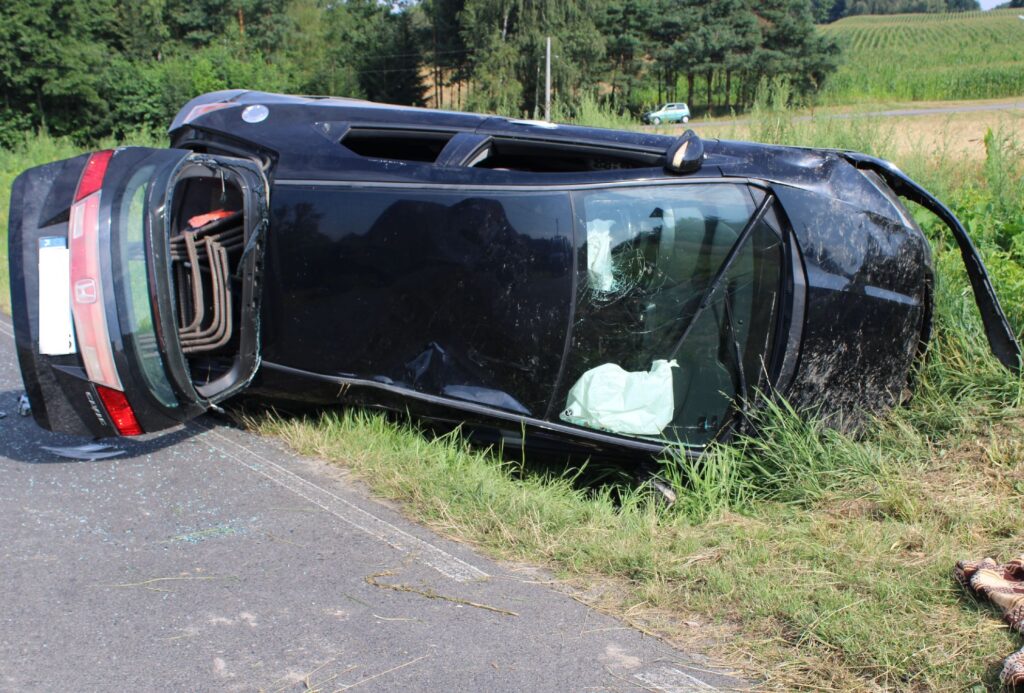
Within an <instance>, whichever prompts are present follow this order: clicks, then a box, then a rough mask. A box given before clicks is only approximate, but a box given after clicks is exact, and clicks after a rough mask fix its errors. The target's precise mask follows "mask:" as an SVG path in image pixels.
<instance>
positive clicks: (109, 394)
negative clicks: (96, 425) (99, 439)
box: [96, 385, 142, 436]
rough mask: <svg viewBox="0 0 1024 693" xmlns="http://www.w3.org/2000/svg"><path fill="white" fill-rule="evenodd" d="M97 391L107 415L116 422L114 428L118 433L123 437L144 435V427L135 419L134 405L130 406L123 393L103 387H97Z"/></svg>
mask: <svg viewBox="0 0 1024 693" xmlns="http://www.w3.org/2000/svg"><path fill="white" fill-rule="evenodd" d="M96 391H97V392H98V393H100V399H101V400H103V406H104V407H106V409H107V414H109V415H110V420H111V421H113V422H114V428H116V429H117V432H118V433H120V434H121V435H123V436H138V435H142V426H140V425H139V421H138V419H136V418H135V412H133V411H132V405H130V404H128V398H127V397H125V396H124V393H123V392H121V391H119V390H112V389H110V388H109V387H103V386H102V385H97V386H96Z"/></svg>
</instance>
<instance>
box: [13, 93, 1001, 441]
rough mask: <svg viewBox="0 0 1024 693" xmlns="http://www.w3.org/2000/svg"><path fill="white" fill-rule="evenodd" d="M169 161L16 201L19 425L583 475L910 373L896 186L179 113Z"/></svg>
mask: <svg viewBox="0 0 1024 693" xmlns="http://www.w3.org/2000/svg"><path fill="white" fill-rule="evenodd" d="M170 137H171V146H170V148H168V149H144V148H136V147H126V148H122V149H117V150H114V151H104V152H97V153H94V154H91V155H85V156H81V157H78V158H75V159H70V160H67V161H61V162H57V163H53V164H49V165H46V166H41V167H38V168H34V169H31V170H29V171H26V172H25V173H23V174H22V175H21V176H20V177H19V178H18V179H17V181H16V182H15V184H14V189H13V193H12V201H11V216H10V263H11V281H12V299H13V301H12V303H13V310H14V324H15V332H16V340H17V349H18V356H19V359H20V363H21V369H22V374H23V377H24V381H25V386H26V389H27V392H28V395H29V398H30V400H31V404H32V411H33V413H34V415H35V418H36V420H37V421H38V423H39V424H40V425H41V426H43V427H45V428H48V429H51V430H55V431H63V432H69V433H76V434H83V435H91V436H96V437H102V436H111V435H134V434H139V433H143V432H152V431H158V430H161V429H165V428H168V427H172V426H174V425H176V424H179V423H180V422H183V421H185V420H187V419H189V418H191V417H194V416H196V415H198V414H200V413H202V412H203V411H205V410H207V409H208V408H210V407H211V406H213V405H215V403H217V402H220V401H222V400H224V399H226V398H229V397H231V396H233V395H237V394H239V393H241V392H243V391H244V392H246V393H249V394H254V395H259V396H262V397H267V398H272V399H277V400H293V401H301V402H306V403H312V404H337V403H357V404H364V405H371V406H380V407H386V408H390V409H395V410H401V411H409V412H411V413H413V414H416V415H418V416H421V417H424V418H426V419H430V420H436V421H442V422H465V423H467V424H469V425H470V426H472V427H474V428H477V429H481V430H482V429H486V430H489V431H492V432H497V433H498V434H499V435H502V434H504V435H506V436H507V437H508V438H509V439H510V440H513V441H518V440H520V439H521V438H522V437H523V436H524V435H525V439H526V441H527V442H528V443H532V444H534V445H537V446H545V445H549V446H560V447H562V448H563V449H571V450H576V451H579V452H582V453H585V454H604V455H617V456H621V455H635V454H640V455H650V454H653V453H658V452H659V451H662V450H663V449H664V448H665V447H666V446H667V445H671V444H678V443H682V444H683V445H684V446H686V448H687V449H689V450H693V451H695V452H697V451H699V450H700V448H701V447H702V446H704V445H706V444H707V443H708V442H709V441H711V440H713V439H720V438H723V437H727V436H729V435H730V433H731V432H732V431H734V430H735V429H736V425H737V422H739V421H741V420H742V418H743V417H742V413H743V410H744V408H745V407H747V406H751V403H752V402H754V401H755V399H756V395H757V393H778V394H780V395H782V396H785V397H786V398H788V399H789V400H790V401H791V402H793V403H794V404H795V405H797V406H798V407H814V408H816V409H817V410H818V411H819V412H820V413H821V414H824V415H828V416H831V417H833V418H834V419H835V420H836V421H839V422H842V421H846V420H851V419H854V418H856V417H857V416H859V415H860V414H861V413H863V412H864V411H879V410H883V409H884V408H885V407H889V406H892V405H893V404H894V403H896V402H897V401H898V399H899V398H900V397H901V393H902V392H903V391H904V389H905V388H906V386H907V383H908V378H909V375H910V373H911V371H912V368H913V364H914V362H915V360H916V359H918V358H919V357H920V356H921V355H922V353H923V351H924V349H925V346H926V344H927V342H928V337H929V329H930V324H931V309H932V295H931V287H932V266H931V260H930V252H929V246H928V243H927V241H926V240H925V238H924V236H923V235H922V233H921V231H920V229H919V228H918V227H917V225H916V224H915V222H914V220H913V219H912V217H911V216H910V214H909V213H908V212H907V210H906V209H905V208H904V207H903V205H902V204H901V203H900V201H899V200H898V197H899V196H902V197H904V198H907V199H910V200H912V201H914V202H917V203H919V204H921V205H923V206H924V207H926V208H927V209H929V210H931V211H932V212H934V213H935V214H936V215H938V216H939V217H940V218H941V219H942V221H943V222H945V223H946V225H947V226H948V227H949V228H950V230H951V231H952V233H953V234H954V236H955V238H956V240H957V242H958V243H959V245H960V249H961V251H962V253H963V256H964V259H965V262H966V263H967V267H968V273H969V276H970V278H971V281H972V283H973V286H974V289H975V295H976V299H977V303H978V306H979V308H980V310H981V312H982V317H983V319H984V322H985V326H986V331H987V333H988V336H989V340H990V342H991V344H992V348H993V352H994V353H995V354H996V356H997V357H998V358H999V359H1000V360H1001V361H1002V362H1003V363H1004V364H1006V365H1007V366H1008V367H1010V368H1014V369H1016V368H1017V367H1018V365H1019V356H1020V352H1019V347H1018V345H1017V342H1016V340H1015V338H1014V335H1013V333H1012V332H1011V331H1010V329H1009V327H1008V325H1007V323H1006V320H1005V317H1004V316H1003V313H1002V311H1001V309H1000V307H999V304H998V302H997V300H996V297H995V294H994V292H993V291H992V287H991V285H990V284H989V282H988V279H987V276H986V274H985V269H984V267H983V265H982V263H981V260H980V258H979V257H978V255H977V253H976V251H975V250H974V247H973V245H972V244H971V241H970V239H969V238H968V236H967V234H966V232H965V231H964V229H963V227H962V226H961V225H960V224H959V222H958V221H957V220H956V219H955V217H954V216H953V215H952V214H951V213H950V212H949V211H948V210H947V209H946V208H945V207H944V206H943V205H942V204H941V203H940V202H938V201H937V200H936V199H935V198H933V197H932V196H931V195H929V194H928V193H927V192H926V191H925V190H923V189H922V188H920V187H919V186H918V185H916V184H915V183H914V182H913V181H911V180H910V179H908V178H907V177H906V176H904V175H903V174H902V173H900V172H899V171H898V170H897V169H896V168H895V167H893V166H892V165H890V164H888V163H886V162H884V161H881V160H878V159H873V158H870V157H867V156H864V155H860V154H855V153H850V152H840V151H831V150H814V149H801V148H793V147H775V146H765V145H757V144H749V143H742V142H726V141H714V140H709V141H702V140H701V139H700V138H698V137H697V136H696V135H694V134H693V133H692V132H688V133H687V134H685V135H683V136H682V137H680V138H678V139H677V138H672V137H667V136H660V135H651V134H642V133H634V132H617V131H611V130H598V129H590V128H582V127H572V126H563V125H557V126H556V125H551V124H549V123H540V122H534V121H521V120H511V119H507V118H500V117H488V116H483V115H475V114H467V113H451V112H442V111H432V110H424V109H416V108H404V107H396V106H384V105H380V104H374V103H368V102H364V101H359V100H351V99H340V98H306V97H294V96H283V95H276V94H266V93H258V92H247V91H230V92H218V93H213V94H207V95H204V96H201V97H199V98H197V99H195V100H193V101H192V102H190V103H189V104H187V105H186V106H185V108H184V109H183V110H182V111H181V112H180V114H179V115H178V116H177V117H176V118H175V120H174V122H173V124H172V126H171V129H170Z"/></svg>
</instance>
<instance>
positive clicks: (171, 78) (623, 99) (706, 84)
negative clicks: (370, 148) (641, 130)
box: [0, 0, 838, 144]
mask: <svg viewBox="0 0 1024 693" xmlns="http://www.w3.org/2000/svg"><path fill="white" fill-rule="evenodd" d="M548 36H550V37H552V43H553V54H554V58H553V61H552V74H553V92H554V98H555V102H556V106H557V107H558V109H559V113H560V114H562V115H572V113H573V111H574V109H575V108H577V107H578V106H579V104H580V103H582V102H583V101H585V100H587V101H588V102H590V103H594V102H599V103H601V104H602V105H604V106H606V107H609V108H612V109H614V110H616V111H626V110H629V111H632V112H636V111H639V110H640V109H641V108H643V107H645V106H651V105H653V104H654V103H655V102H657V101H661V100H665V99H686V100H688V101H689V102H690V103H691V105H692V106H693V107H694V108H695V109H696V110H700V109H706V108H708V107H709V106H711V107H714V108H717V109H719V110H728V109H730V108H736V107H742V106H744V105H746V104H749V103H750V102H751V100H752V98H753V96H754V92H755V90H756V87H757V84H758V83H759V82H760V81H761V80H762V79H765V78H768V79H771V78H775V77H780V76H781V77H785V78H788V79H789V80H790V81H791V83H792V85H793V89H794V93H796V94H806V93H809V92H812V91H814V90H816V89H817V88H819V87H820V85H821V84H822V83H823V81H824V80H825V79H826V77H827V75H828V74H829V73H830V72H831V71H832V70H833V69H834V66H835V62H836V55H837V52H838V50H837V48H836V46H835V45H834V43H833V42H832V41H831V40H829V39H826V38H823V37H822V36H820V35H819V32H817V31H815V27H814V22H813V16H812V12H811V4H810V0H762V1H758V2H754V0H707V1H705V0H422V1H419V2H416V1H410V0H406V1H395V2H386V3H385V2H379V1H378V0H341V1H331V0H4V2H3V3H0V93H2V94H3V97H2V102H0V144H2V143H4V142H11V141H12V140H13V139H14V138H17V137H19V136H21V135H20V133H24V132H30V131H35V130H38V129H45V130H47V131H49V132H51V133H53V134H58V135H71V136H73V137H75V138H77V139H79V140H83V141H84V140H89V139H94V138H96V137H99V136H104V135H108V134H122V133H124V132H126V131H129V130H133V129H137V128H159V127H165V126H166V124H167V123H168V122H169V119H170V117H171V116H172V115H173V114H174V112H176V110H177V109H178V108H180V106H181V105H182V104H184V103H185V101H187V100H188V99H189V98H191V97H192V96H194V95H196V94H198V93H202V92H204V91H211V90H216V89H223V88H236V87H245V88H252V89H264V90H275V91H287V92H296V93H307V94H333V95H341V96H359V97H365V98H369V99H374V100H379V101H387V102H393V103H406V104H421V105H430V106H436V107H445V108H462V109H470V110H479V111H490V112H498V113H505V114H515V115H529V116H535V115H537V113H538V106H539V105H540V104H542V103H543V93H542V91H543V79H544V44H545V39H546V37H548Z"/></svg>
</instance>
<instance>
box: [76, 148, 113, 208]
mask: <svg viewBox="0 0 1024 693" xmlns="http://www.w3.org/2000/svg"><path fill="white" fill-rule="evenodd" d="M113 155H114V150H112V149H106V150H104V151H102V152H96V153H95V154H93V155H92V156H90V157H89V160H88V161H87V162H86V163H85V170H84V171H82V179H81V180H80V181H78V189H77V190H76V191H75V202H78V201H79V200H81V199H82V198H83V197H87V196H89V195H92V194H93V193H94V192H98V191H99V189H100V186H101V185H103V176H105V175H106V174H107V165H108V164H109V163H110V157H112V156H113Z"/></svg>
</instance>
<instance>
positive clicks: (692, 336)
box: [556, 183, 782, 445]
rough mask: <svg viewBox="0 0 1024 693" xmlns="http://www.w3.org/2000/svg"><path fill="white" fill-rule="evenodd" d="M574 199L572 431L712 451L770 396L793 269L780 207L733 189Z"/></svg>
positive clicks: (566, 416) (603, 193) (593, 194)
mask: <svg viewBox="0 0 1024 693" xmlns="http://www.w3.org/2000/svg"><path fill="white" fill-rule="evenodd" d="M573 196H574V199H573V203H574V208H575V214H576V223H577V245H578V251H577V252H578V257H577V262H578V266H577V286H578V289H577V294H576V310H575V317H574V321H573V332H572V337H571V348H570V353H569V357H568V361H567V364H566V371H565V374H564V377H563V378H562V385H561V388H562V391H561V392H559V393H558V396H559V397H561V399H556V406H557V403H558V402H562V403H564V408H563V409H562V411H561V413H560V417H561V419H562V420H563V421H566V422H569V423H573V424H576V425H580V426H585V427H588V428H593V429H599V430H605V431H610V432H614V433H620V434H625V435H633V436H640V437H654V438H663V439H668V440H671V441H680V442H683V443H687V444H694V445H702V444H705V443H707V442H708V441H710V440H711V439H712V438H713V437H714V436H715V435H716V434H717V432H718V431H719V430H720V429H721V428H722V427H723V426H724V425H725V424H726V423H727V422H728V421H729V420H730V415H731V413H732V412H733V411H734V410H735V408H734V402H735V401H736V400H737V398H743V397H746V396H749V395H750V394H751V393H752V392H753V391H754V390H756V389H757V388H761V387H763V386H764V385H765V378H766V374H765V365H764V364H765V363H767V362H768V360H769V356H770V349H771V337H772V333H773V328H774V325H775V316H776V314H777V311H778V301H779V287H780V277H781V262H782V241H781V238H780V235H779V233H778V231H777V229H778V222H777V220H776V219H775V216H774V212H773V211H771V207H770V200H766V199H765V193H764V192H763V191H761V190H760V189H757V188H752V187H748V186H746V185H739V184H731V183H710V184H688V185H678V186H651V187H646V188H624V189H602V190H588V191H579V192H575V193H573ZM702 306H703V307H702Z"/></svg>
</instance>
